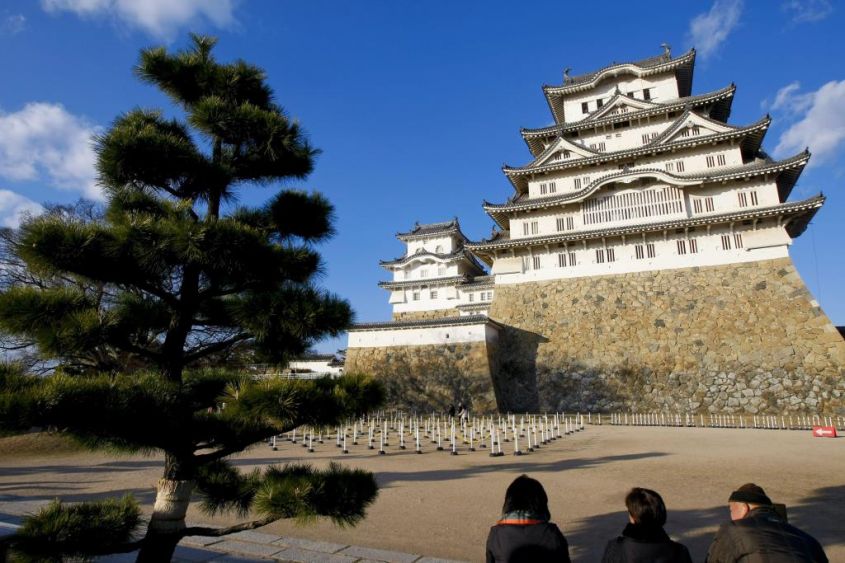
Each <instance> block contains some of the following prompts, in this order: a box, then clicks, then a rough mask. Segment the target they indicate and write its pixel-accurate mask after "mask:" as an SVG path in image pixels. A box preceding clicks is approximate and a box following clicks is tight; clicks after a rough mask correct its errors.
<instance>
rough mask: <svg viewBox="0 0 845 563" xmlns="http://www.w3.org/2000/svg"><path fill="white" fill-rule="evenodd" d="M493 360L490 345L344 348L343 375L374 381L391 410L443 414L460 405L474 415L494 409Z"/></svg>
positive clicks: (465, 343)
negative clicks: (369, 377) (384, 391)
mask: <svg viewBox="0 0 845 563" xmlns="http://www.w3.org/2000/svg"><path fill="white" fill-rule="evenodd" d="M495 356H496V350H495V345H494V344H492V343H485V342H464V343H455V344H442V345H429V346H385V347H381V348H349V349H348V350H347V354H346V365H345V371H346V373H369V374H372V375H374V376H375V377H377V378H379V379H380V380H381V381H382V382H383V383H384V385H385V387H386V389H387V401H388V404H389V405H390V406H392V407H397V408H403V409H408V410H416V411H417V412H432V411H435V412H445V411H446V410H447V409H448V408H449V405H457V403H458V402H459V401H464V402H466V403H467V404H469V406H470V409H471V410H472V411H473V412H475V413H489V412H493V411H495V409H496V400H495V397H494V395H493V385H492V383H491V366H492V367H495Z"/></svg>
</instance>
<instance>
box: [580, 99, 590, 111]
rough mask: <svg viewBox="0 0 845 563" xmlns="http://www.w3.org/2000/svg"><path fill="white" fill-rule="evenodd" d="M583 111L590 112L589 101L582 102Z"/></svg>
mask: <svg viewBox="0 0 845 563" xmlns="http://www.w3.org/2000/svg"><path fill="white" fill-rule="evenodd" d="M581 113H590V106H589V104H588V102H581Z"/></svg>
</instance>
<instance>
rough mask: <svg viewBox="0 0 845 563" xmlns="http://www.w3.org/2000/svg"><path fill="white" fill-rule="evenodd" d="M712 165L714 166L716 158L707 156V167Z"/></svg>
mask: <svg viewBox="0 0 845 563" xmlns="http://www.w3.org/2000/svg"><path fill="white" fill-rule="evenodd" d="M714 166H716V159H715V158H713V157H712V156H708V157H707V168H713V167H714Z"/></svg>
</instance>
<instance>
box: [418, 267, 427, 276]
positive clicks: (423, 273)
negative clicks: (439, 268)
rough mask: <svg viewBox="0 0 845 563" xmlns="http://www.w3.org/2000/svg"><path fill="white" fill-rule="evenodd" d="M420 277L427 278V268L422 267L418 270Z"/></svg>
mask: <svg viewBox="0 0 845 563" xmlns="http://www.w3.org/2000/svg"><path fill="white" fill-rule="evenodd" d="M420 277H421V278H427V277H428V268H423V269H422V270H420Z"/></svg>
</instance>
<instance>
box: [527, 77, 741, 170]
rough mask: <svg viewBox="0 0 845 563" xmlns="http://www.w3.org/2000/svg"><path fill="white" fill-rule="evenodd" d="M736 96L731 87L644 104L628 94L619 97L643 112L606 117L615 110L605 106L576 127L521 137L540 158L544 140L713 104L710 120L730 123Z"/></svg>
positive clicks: (556, 127) (534, 131) (547, 129)
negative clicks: (635, 104)
mask: <svg viewBox="0 0 845 563" xmlns="http://www.w3.org/2000/svg"><path fill="white" fill-rule="evenodd" d="M735 92H736V85H734V84H731V85H730V86H726V87H724V88H722V89H721V90H715V91H713V92H707V93H705V94H699V95H697V96H687V97H685V98H678V99H677V100H672V101H668V102H662V103H661V102H644V101H643V100H632V99H631V98H629V97H628V96H625V95H624V94H620V95H619V96H618V97H620V98H622V99H628V100H631V102H637V103H639V104H644V105H646V107H644V108H643V109H640V110H637V111H632V112H630V113H618V114H614V115H604V113H606V112H607V111H609V110H610V109H612V108H611V107H610V104H609V103H608V104H605V106H604V107H602V108H600V109H598V110H595V111H594V112H593V113H592V114H590V115H589V116H587V117H586V118H585V119H583V120H581V121H576V122H574V123H559V124H556V125H551V126H549V127H540V128H537V129H522V130H521V131H520V133H521V134H522V138H523V139H524V140H525V142H526V143H527V144H528V148H529V150H530V151H531V154H533V155H534V156H536V155H538V154H539V153H540V152H542V151H543V140H546V139H550V138H553V137H557V136H560V135H564V134H566V133H571V132H573V131H583V130H585V129H598V128H601V127H608V126H612V125H613V124H614V123H619V122H622V121H632V120H637V119H645V118H648V117H652V116H655V115H661V114H664V113H670V112H673V111H681V110H683V109H685V108H687V107H690V108H699V107H702V106H707V105H708V104H712V108H711V110H710V112H709V113H710V117H711V118H713V119H717V120H719V121H721V122H725V121H727V120H728V117H730V114H731V103H732V102H733V97H734V93H735Z"/></svg>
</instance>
